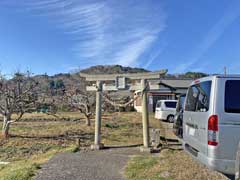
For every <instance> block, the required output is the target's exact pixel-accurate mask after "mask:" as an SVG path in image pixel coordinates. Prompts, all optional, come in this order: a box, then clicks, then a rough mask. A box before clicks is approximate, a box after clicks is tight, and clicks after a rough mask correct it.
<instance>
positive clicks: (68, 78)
mask: <svg viewBox="0 0 240 180" xmlns="http://www.w3.org/2000/svg"><path fill="white" fill-rule="evenodd" d="M80 72H82V73H86V74H116V73H119V74H124V73H140V72H149V71H148V70H145V69H143V68H132V67H123V66H120V65H111V66H110V65H107V66H102V65H99V66H92V67H89V68H87V69H83V70H81V71H80ZM34 79H35V80H36V81H38V82H39V85H40V87H39V89H40V90H47V89H51V88H58V87H59V88H61V87H66V88H70V87H75V88H79V89H81V90H84V89H85V81H84V79H83V78H82V77H80V75H79V72H75V73H60V74H56V75H53V76H48V75H47V74H44V75H36V76H34Z"/></svg>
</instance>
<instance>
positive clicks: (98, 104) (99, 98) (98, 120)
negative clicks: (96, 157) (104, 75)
mask: <svg viewBox="0 0 240 180" xmlns="http://www.w3.org/2000/svg"><path fill="white" fill-rule="evenodd" d="M101 114H102V82H101V81H97V91H96V116H95V138H94V144H93V145H92V146H91V149H95V150H99V149H102V148H103V144H101Z"/></svg>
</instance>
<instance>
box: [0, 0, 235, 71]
mask: <svg viewBox="0 0 240 180" xmlns="http://www.w3.org/2000/svg"><path fill="white" fill-rule="evenodd" d="M239 34H240V1H239V0H221V1H219V0H211V1H209V0H201V1H193V0H185V1H178V0H141V1H139V0H121V1H117V0H41V1H38V0H22V1H21V3H20V2H19V1H18V0H1V1H0V69H1V71H2V72H3V73H11V72H14V71H16V70H23V71H24V70H31V71H32V72H33V73H35V74H42V73H48V74H55V73H60V72H69V71H72V70H74V69H83V68H86V67H89V66H92V65H98V64H121V65H124V66H135V67H143V68H147V69H149V70H159V69H163V68H164V69H168V70H169V73H183V72H186V71H202V72H206V73H222V72H223V68H224V66H227V68H228V71H229V72H230V73H240V41H239V38H238V37H239Z"/></svg>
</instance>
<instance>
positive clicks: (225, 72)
mask: <svg viewBox="0 0 240 180" xmlns="http://www.w3.org/2000/svg"><path fill="white" fill-rule="evenodd" d="M224 76H227V67H226V66H224Z"/></svg>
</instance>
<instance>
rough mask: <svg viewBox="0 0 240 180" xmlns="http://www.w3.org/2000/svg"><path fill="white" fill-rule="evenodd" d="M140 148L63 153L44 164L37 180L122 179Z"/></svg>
mask: <svg viewBox="0 0 240 180" xmlns="http://www.w3.org/2000/svg"><path fill="white" fill-rule="evenodd" d="M136 154H139V148H136V147H134V148H111V149H108V150H104V151H89V152H79V153H75V154H74V153H63V154H59V155H57V156H54V157H53V158H52V159H51V160H50V161H49V162H48V163H47V164H45V165H43V167H42V169H41V170H40V171H39V172H38V174H37V176H36V178H35V180H93V179H98V180H121V179H124V176H123V168H124V166H125V165H126V163H127V161H128V159H129V158H130V157H131V156H133V155H136Z"/></svg>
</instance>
